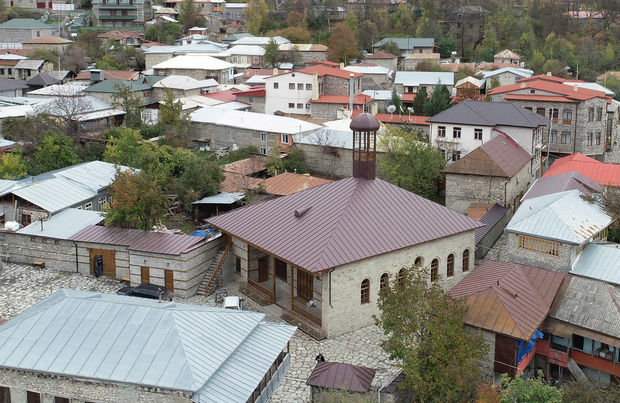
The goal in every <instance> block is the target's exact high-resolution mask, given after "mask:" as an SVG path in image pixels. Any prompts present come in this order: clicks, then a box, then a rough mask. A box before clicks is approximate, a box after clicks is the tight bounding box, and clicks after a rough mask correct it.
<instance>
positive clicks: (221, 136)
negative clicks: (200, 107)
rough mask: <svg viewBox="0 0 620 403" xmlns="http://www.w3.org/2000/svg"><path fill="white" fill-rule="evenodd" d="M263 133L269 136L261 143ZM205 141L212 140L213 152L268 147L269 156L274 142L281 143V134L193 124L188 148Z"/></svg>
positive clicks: (209, 124)
mask: <svg viewBox="0 0 620 403" xmlns="http://www.w3.org/2000/svg"><path fill="white" fill-rule="evenodd" d="M262 133H265V134H266V135H267V141H261V134H262ZM204 139H211V144H210V147H211V149H212V150H214V149H221V148H226V147H228V146H231V145H232V144H236V145H237V146H238V147H239V148H243V147H249V146H254V147H257V148H260V147H266V152H267V154H269V149H270V148H271V146H272V145H273V144H274V142H279V140H280V133H272V132H263V131H259V130H253V129H242V128H238V127H231V126H220V125H217V124H214V123H203V122H192V123H191V125H190V131H189V140H190V144H188V146H193V145H195V144H192V143H191V141H195V140H204Z"/></svg>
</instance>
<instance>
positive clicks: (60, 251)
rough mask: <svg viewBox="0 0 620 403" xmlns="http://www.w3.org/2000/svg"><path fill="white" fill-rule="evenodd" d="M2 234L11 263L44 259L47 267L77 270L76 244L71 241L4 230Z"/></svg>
mask: <svg viewBox="0 0 620 403" xmlns="http://www.w3.org/2000/svg"><path fill="white" fill-rule="evenodd" d="M2 236H4V243H6V244H7V248H8V251H9V252H8V253H9V256H8V261H9V262H11V263H21V264H32V262H35V261H42V262H44V263H45V268H46V269H50V270H59V271H68V272H75V271H77V262H76V259H75V257H76V255H75V245H74V244H73V242H71V241H67V240H62V239H52V238H47V237H40V236H36V235H27V234H18V233H17V232H4V233H2Z"/></svg>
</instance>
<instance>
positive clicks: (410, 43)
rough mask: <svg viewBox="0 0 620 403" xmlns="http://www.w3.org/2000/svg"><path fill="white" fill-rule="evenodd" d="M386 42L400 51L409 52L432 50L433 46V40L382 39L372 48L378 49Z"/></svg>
mask: <svg viewBox="0 0 620 403" xmlns="http://www.w3.org/2000/svg"><path fill="white" fill-rule="evenodd" d="M388 42H394V43H395V44H396V46H398V49H400V50H411V49H413V48H432V47H433V46H434V45H435V38H383V39H381V40H380V41H379V42H377V43H375V44H374V45H372V46H373V47H375V48H378V47H380V46H383V45H384V44H386V43H388Z"/></svg>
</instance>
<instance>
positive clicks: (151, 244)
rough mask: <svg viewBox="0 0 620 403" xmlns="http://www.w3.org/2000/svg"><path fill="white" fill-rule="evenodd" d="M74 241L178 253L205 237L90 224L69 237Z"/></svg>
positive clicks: (146, 250)
mask: <svg viewBox="0 0 620 403" xmlns="http://www.w3.org/2000/svg"><path fill="white" fill-rule="evenodd" d="M69 239H70V240H71V241H76V242H91V243H102V244H108V245H121V246H127V248H128V249H130V250H135V251H140V252H152V253H161V254H164V255H180V254H182V253H186V252H189V251H191V250H193V249H195V248H197V247H199V246H201V245H202V244H204V243H205V238H200V237H195V236H191V235H181V234H165V233H162V232H149V231H141V230H137V229H125V228H113V227H101V226H97V225H91V226H89V227H86V228H84V229H83V230H81V231H80V232H78V233H77V234H75V235H73V236H72V237H71V238H69Z"/></svg>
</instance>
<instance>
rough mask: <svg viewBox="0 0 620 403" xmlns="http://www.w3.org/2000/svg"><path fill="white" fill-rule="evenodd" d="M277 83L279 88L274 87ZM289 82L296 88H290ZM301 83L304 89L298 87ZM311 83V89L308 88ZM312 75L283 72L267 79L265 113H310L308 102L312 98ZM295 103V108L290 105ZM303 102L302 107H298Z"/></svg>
mask: <svg viewBox="0 0 620 403" xmlns="http://www.w3.org/2000/svg"><path fill="white" fill-rule="evenodd" d="M275 84H277V86H278V88H274V85H275ZM289 84H293V85H294V88H293V89H289ZM298 84H301V85H302V88H303V89H297V88H298V87H297V85H298ZM308 85H310V87H309V89H306V88H307V87H308ZM312 85H313V84H312V75H310V74H304V73H291V74H283V75H279V76H275V77H271V78H267V79H265V113H267V114H269V115H273V113H274V112H275V111H281V112H284V113H295V114H303V115H309V114H310V109H307V108H306V104H307V103H309V102H310V99H312ZM289 104H293V108H290V107H289ZM297 104H302V105H303V107H302V108H297Z"/></svg>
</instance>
